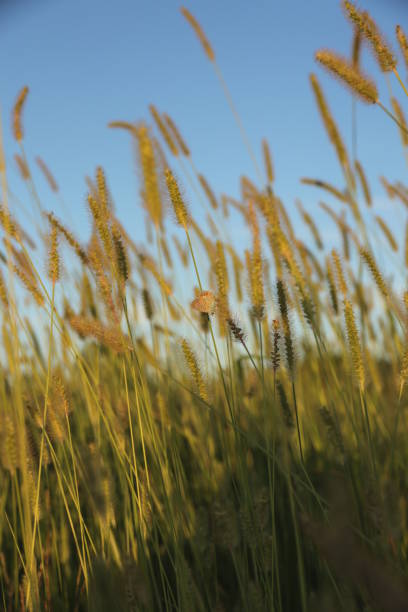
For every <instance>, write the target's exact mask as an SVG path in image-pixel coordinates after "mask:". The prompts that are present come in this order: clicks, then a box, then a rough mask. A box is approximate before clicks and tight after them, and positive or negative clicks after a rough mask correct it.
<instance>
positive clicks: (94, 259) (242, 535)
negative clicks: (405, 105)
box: [0, 2, 408, 612]
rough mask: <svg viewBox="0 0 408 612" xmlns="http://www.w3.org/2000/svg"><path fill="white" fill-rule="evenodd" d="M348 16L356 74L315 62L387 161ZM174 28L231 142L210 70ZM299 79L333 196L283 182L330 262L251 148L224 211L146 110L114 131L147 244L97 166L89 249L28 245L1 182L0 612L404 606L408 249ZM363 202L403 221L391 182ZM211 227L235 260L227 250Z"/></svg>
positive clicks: (60, 230) (25, 168) (45, 235)
mask: <svg viewBox="0 0 408 612" xmlns="http://www.w3.org/2000/svg"><path fill="white" fill-rule="evenodd" d="M345 6H346V10H347V11H348V14H349V16H350V18H351V19H352V21H353V23H355V24H356V25H357V27H358V28H359V31H360V33H359V35H358V36H356V37H355V43H354V51H353V56H352V57H351V58H350V60H349V59H339V58H338V56H337V55H336V54H334V53H333V52H324V53H320V54H319V55H318V56H317V59H319V60H320V61H321V62H322V63H323V64H324V65H325V66H326V67H327V68H329V69H330V70H332V71H334V72H335V73H336V74H337V76H338V77H340V78H341V79H342V80H344V81H345V82H346V84H347V85H348V86H349V87H351V89H352V91H353V92H354V93H355V94H357V96H359V97H360V98H363V99H364V100H365V101H368V102H373V103H374V102H376V103H378V104H379V106H380V107H381V108H382V109H383V110H385V112H386V113H387V114H389V115H390V116H391V117H392V119H393V120H394V121H395V122H396V123H397V124H398V126H399V128H400V130H401V136H402V138H401V140H402V144H403V147H406V143H407V140H406V133H405V130H406V127H405V126H406V124H405V119H404V115H403V111H402V108H401V106H399V105H398V104H397V103H396V101H395V100H394V98H391V99H390V104H391V107H392V108H393V110H394V112H395V115H396V116H394V115H393V114H392V112H391V111H390V110H388V108H386V107H385V106H384V105H383V104H382V103H379V102H378V96H377V90H376V87H375V85H374V84H373V82H372V81H371V80H367V79H365V77H362V76H361V74H360V71H359V59H360V46H359V44H360V41H361V36H362V37H363V38H364V37H365V38H366V39H368V41H369V42H370V44H372V45H373V46H374V51H375V53H376V54H377V56H378V61H379V63H380V66H381V68H382V69H383V70H389V71H391V72H393V73H394V75H395V77H396V78H397V84H398V80H399V76H398V73H397V72H396V68H395V66H396V64H395V63H394V62H395V58H394V55H393V54H392V52H391V51H390V50H389V48H388V47H387V46H386V45H385V43H384V41H383V39H382V38H381V36H380V34H379V32H378V29H377V27H376V26H375V24H374V23H373V22H372V20H371V18H370V17H369V16H368V15H367V14H366V13H360V12H358V11H357V9H355V7H354V6H353V5H352V4H351V3H349V2H346V3H345ZM183 14H184V16H185V18H186V19H187V21H188V22H189V24H190V25H191V26H192V28H193V30H194V31H195V33H196V34H197V36H198V38H199V41H200V42H201V44H202V46H203V49H204V51H205V53H206V55H207V56H208V58H209V59H210V60H211V63H212V64H213V65H214V68H215V71H216V73H217V77H218V78H219V79H220V82H221V84H222V85H223V87H224V91H225V93H226V95H227V100H228V103H229V104H230V105H231V110H232V112H233V113H234V116H235V118H236V119H237V121H238V127H239V129H240V131H241V134H242V136H243V140H244V144H245V145H247V144H248V142H247V137H246V133H245V131H244V130H243V126H242V124H241V122H240V119H239V116H237V114H236V110H235V107H234V106H233V103H232V100H231V98H230V96H229V92H228V90H227V89H226V86H225V82H224V80H223V78H222V76H221V73H220V70H219V68H218V66H217V64H216V63H215V54H214V51H213V49H212V47H211V45H210V43H209V41H208V39H207V37H206V36H205V34H204V32H203V30H202V28H201V26H200V25H199V24H198V22H197V21H196V20H195V18H194V17H192V15H191V14H190V13H189V12H188V11H187V10H186V9H183ZM397 34H398V41H399V44H400V47H401V48H402V51H403V53H404V59H405V60H406V47H407V45H406V40H405V36H404V35H403V32H402V30H401V29H400V28H399V29H398V30H397ZM311 84H312V88H313V92H314V95H315V98H316V102H317V106H318V110H319V112H320V115H321V117H322V121H323V126H324V129H325V130H326V131H327V135H328V137H329V141H330V143H331V145H332V146H333V149H334V152H335V153H336V156H337V159H338V162H339V165H340V168H341V171H342V176H343V178H344V185H342V186H333V185H332V184H331V183H330V182H328V181H325V180H320V179H319V180H316V179H303V183H305V184H307V185H310V186H311V187H313V188H316V187H317V188H318V190H316V191H315V192H316V193H317V194H318V195H319V193H321V192H322V190H323V192H324V194H325V196H327V197H328V198H330V202H329V204H330V205H328V204H325V203H321V206H322V208H323V210H324V211H325V212H326V213H327V214H328V215H329V216H330V218H331V220H332V221H334V222H335V226H336V228H337V231H338V241H337V242H336V243H335V244H328V243H327V241H325V231H324V230H325V228H322V227H320V226H319V224H318V222H317V221H316V220H315V219H314V215H313V211H312V210H309V209H306V208H305V207H304V206H303V205H302V204H300V203H299V204H298V210H299V213H300V221H299V223H297V224H294V223H293V222H292V219H291V218H290V216H289V215H288V212H287V210H286V208H285V206H284V204H283V203H282V201H281V200H280V199H279V197H278V195H277V194H276V193H275V191H274V189H275V187H274V180H275V172H274V167H273V163H272V154H271V152H270V150H269V146H268V144H267V142H266V140H263V141H262V142H261V143H260V146H259V156H260V157H263V162H264V166H265V176H262V174H261V173H260V171H259V168H258V166H256V167H255V168H254V171H255V172H256V173H257V175H259V176H258V179H257V183H256V184H255V183H254V182H252V181H251V180H249V179H248V178H247V177H242V179H241V186H242V189H241V197H240V198H239V199H233V198H230V197H229V196H226V195H223V196H221V195H220V194H217V193H216V192H215V191H214V190H213V188H212V187H211V186H210V182H209V181H207V179H206V178H204V176H203V175H202V174H201V173H199V172H198V171H197V170H196V167H195V165H194V162H193V158H192V154H191V152H190V149H189V147H188V145H187V144H186V143H185V142H184V140H183V138H182V136H181V133H180V132H179V129H178V127H176V125H175V123H174V121H173V120H172V119H171V118H170V117H169V116H168V115H166V114H163V115H161V114H160V112H159V111H158V110H157V108H156V107H155V106H153V105H151V107H150V110H151V113H152V117H153V120H154V125H153V126H150V125H147V124H143V123H140V124H132V123H128V122H126V121H114V122H112V123H111V124H110V126H111V127H116V128H122V129H125V130H127V132H128V133H129V135H130V137H131V138H132V140H133V144H134V148H135V150H136V151H137V153H138V161H139V170H140V173H139V175H140V201H141V206H142V207H143V209H144V212H145V214H146V215H147V236H146V238H147V240H146V244H145V246H143V247H141V246H140V245H137V244H136V243H135V241H134V240H133V238H132V229H131V228H127V229H126V230H125V228H124V226H123V225H122V223H121V222H120V220H119V219H118V217H117V215H116V209H115V205H114V202H113V199H112V196H111V194H110V191H109V182H108V177H106V176H105V173H104V172H103V170H102V168H97V169H96V174H95V179H94V180H91V179H88V180H87V183H88V187H89V194H88V198H87V206H88V209H89V218H90V220H91V233H90V236H89V239H88V241H87V243H86V244H81V241H80V240H79V239H78V238H77V237H76V236H75V234H74V233H73V232H72V231H71V230H70V229H69V227H67V226H66V225H65V223H63V222H62V221H60V220H59V217H58V216H57V214H59V213H58V212H57V214H54V213H51V212H42V217H41V219H40V221H41V224H40V227H39V232H38V235H37V236H36V239H35V243H34V242H33V240H32V238H30V236H28V235H27V234H26V233H25V232H24V230H23V228H22V227H21V226H20V224H19V223H18V222H17V220H16V219H15V216H14V211H13V210H10V209H9V198H8V191H7V176H6V169H5V166H4V164H0V174H1V179H2V182H1V184H2V195H1V201H2V204H1V208H0V223H1V227H2V233H3V244H4V252H3V250H2V251H1V252H0V256H1V262H0V266H1V268H2V269H1V272H0V300H1V309H2V324H1V338H2V346H3V351H2V359H1V372H0V550H1V552H0V605H1V609H3V610H5V611H6V610H7V611H9V610H10V611H11V610H25V609H28V610H33V611H35V612H36V611H37V610H46V611H51V610H56V611H57V610H58V611H59V610H77V611H80V610H95V611H96V612H100V611H103V610H109V611H110V610H113V609H115V610H118V611H119V610H129V611H130V610H149V611H150V610H185V611H187V612H190V611H192V610H203V611H204V610H217V611H222V610H225V611H227V610H228V611H229V610H248V611H249V610H273V611H277V612H283V611H291V610H293V611H299V610H301V611H302V612H306V611H307V610H309V611H315V610H325V611H326V610H327V611H331V610H333V611H337V610H345V611H353V610H356V611H357V610H363V609H364V610H389V611H400V610H401V611H402V610H406V609H407V605H408V604H407V602H408V588H407V578H406V574H407V572H408V507H407V493H408V482H407V476H406V465H407V461H408V453H407V444H406V437H405V436H406V432H407V427H408V424H407V420H406V407H407V392H406V381H407V379H408V309H407V303H408V299H407V295H408V293H405V294H403V295H400V294H399V290H398V284H396V283H393V282H392V278H391V275H390V274H389V273H390V271H391V272H392V271H393V272H395V273H394V277H396V280H398V279H401V278H404V277H405V275H406V265H407V255H406V253H407V252H408V251H407V246H406V244H405V245H404V244H403V245H401V244H399V243H398V240H399V238H398V237H395V236H394V235H393V234H392V233H391V230H390V228H389V226H388V225H387V224H386V222H385V221H384V219H382V218H381V217H379V216H378V215H377V214H376V210H375V201H374V199H373V197H372V195H371V194H372V193H373V191H372V189H371V188H370V185H369V183H368V180H367V177H366V174H365V172H364V170H363V165H362V163H361V162H360V161H358V160H356V159H354V158H353V155H352V154H351V153H350V152H349V151H348V150H347V147H346V145H345V141H344V140H343V139H342V136H341V132H340V129H339V127H338V126H337V124H336V122H335V118H334V114H332V112H331V110H330V109H329V107H328V104H327V101H326V99H325V97H324V93H323V89H322V87H321V85H320V84H319V82H318V80H317V77H316V76H315V75H312V76H311ZM27 92H28V89H27V88H24V89H23V90H22V92H21V93H20V95H19V97H18V99H17V102H16V106H15V108H14V111H13V125H14V134H15V138H16V146H17V147H18V153H17V154H16V157H15V159H16V162H17V164H18V166H19V168H20V174H21V178H22V180H24V181H25V182H27V184H28V185H29V187H30V189H29V193H30V194H31V195H32V197H33V200H34V203H35V206H37V207H39V210H41V211H44V207H43V204H42V203H41V202H39V200H38V196H37V195H36V194H37V192H36V189H35V184H34V178H33V177H35V172H33V170H32V164H31V161H30V160H28V159H27V157H26V155H25V151H24V130H23V127H22V110H23V105H24V104H25V103H26V97H27ZM27 103H29V100H28V101H27ZM394 128H395V126H394V125H393V124H392V123H391V122H390V129H394ZM27 129H28V130H29V126H27ZM112 137H113V133H112ZM163 145H166V147H167V149H166V154H164V152H163V148H162V146H163ZM249 154H250V155H251V157H253V152H252V149H249ZM166 155H170V157H169V159H167V158H166ZM0 159H4V152H3V151H2V150H1V151H0ZM35 162H36V163H37V164H38V165H39V168H40V170H41V171H42V172H43V173H44V175H45V177H46V178H47V181H48V183H49V187H50V189H51V192H53V193H55V194H58V195H59V192H58V186H57V183H56V181H55V179H54V178H53V176H52V174H51V172H50V170H49V169H48V167H47V166H46V164H45V162H43V161H42V160H40V159H38V158H37V159H36V160H35ZM255 164H256V160H255ZM381 181H382V183H383V185H384V186H385V188H386V190H387V194H388V197H389V198H396V199H397V200H399V201H400V202H401V203H402V204H403V205H404V206H407V205H408V188H407V187H405V186H404V185H403V184H402V183H401V182H395V183H390V182H389V181H387V180H386V179H384V178H382V179H381ZM203 196H205V197H203ZM192 197H197V202H198V203H199V205H200V206H201V205H202V206H203V207H204V206H206V207H207V209H208V210H209V213H210V217H209V221H208V227H205V226H203V225H202V224H199V223H198V222H197V220H196V219H195V218H194V217H195V215H194V209H193V207H190V206H188V204H189V201H190V200H191V198H192ZM404 212H405V210H404ZM346 215H347V216H346ZM231 219H232V220H233V223H235V224H238V223H239V222H242V223H243V224H244V225H245V227H246V228H247V229H248V241H247V244H233V243H232V242H231V240H230V238H229V235H228V231H227V228H228V226H229V225H230V222H231ZM330 222H331V221H330ZM177 226H178V227H177ZM303 227H304V229H305V230H307V232H309V234H306V235H310V237H311V238H313V241H310V243H309V242H304V241H303V240H300V239H299V236H298V234H299V233H300V231H303ZM370 228H371V229H372V232H370ZM378 230H380V231H378ZM339 245H340V246H339ZM35 247H37V248H35ZM380 248H381V249H382V250H381V257H379V256H378V255H379V252H380ZM39 253H40V254H41V256H42V258H43V263H42V265H35V262H38V259H39V255H38V254H39ZM386 256H388V259H387V257H386ZM182 294H183V295H184V296H186V295H187V296H188V299H186V300H180V299H179V296H180V295H182ZM27 302H28V303H29V308H28V309H27V310H26V309H25V306H24V304H26V303H27ZM25 315H27V316H25ZM42 328H45V329H46V332H45V334H42V333H40V331H39V330H41V329H42Z"/></svg>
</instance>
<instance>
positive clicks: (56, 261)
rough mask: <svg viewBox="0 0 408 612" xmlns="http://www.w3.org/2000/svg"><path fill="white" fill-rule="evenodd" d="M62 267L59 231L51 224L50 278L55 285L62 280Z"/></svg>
mask: <svg viewBox="0 0 408 612" xmlns="http://www.w3.org/2000/svg"><path fill="white" fill-rule="evenodd" d="M60 272H61V266H60V257H59V253H58V230H57V227H56V226H55V225H54V224H51V233H50V247H49V252H48V278H49V279H50V281H51V282H52V283H53V284H54V285H55V283H56V282H57V281H58V280H59V278H60Z"/></svg>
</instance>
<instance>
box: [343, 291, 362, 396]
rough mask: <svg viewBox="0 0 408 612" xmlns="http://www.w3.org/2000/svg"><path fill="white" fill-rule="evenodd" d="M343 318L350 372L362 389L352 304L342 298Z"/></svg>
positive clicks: (360, 366) (358, 348)
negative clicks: (348, 350)
mask: <svg viewBox="0 0 408 612" xmlns="http://www.w3.org/2000/svg"><path fill="white" fill-rule="evenodd" d="M344 318H345V322H346V330H347V339H348V344H349V349H350V354H351V363H352V372H353V375H354V376H355V377H356V379H357V381H358V383H359V386H360V389H361V390H362V391H363V390H364V385H365V375H364V366H363V359H362V356H361V348H360V340H359V337H358V331H357V326H356V321H355V318H354V312H353V306H352V304H351V302H350V300H348V299H346V300H344Z"/></svg>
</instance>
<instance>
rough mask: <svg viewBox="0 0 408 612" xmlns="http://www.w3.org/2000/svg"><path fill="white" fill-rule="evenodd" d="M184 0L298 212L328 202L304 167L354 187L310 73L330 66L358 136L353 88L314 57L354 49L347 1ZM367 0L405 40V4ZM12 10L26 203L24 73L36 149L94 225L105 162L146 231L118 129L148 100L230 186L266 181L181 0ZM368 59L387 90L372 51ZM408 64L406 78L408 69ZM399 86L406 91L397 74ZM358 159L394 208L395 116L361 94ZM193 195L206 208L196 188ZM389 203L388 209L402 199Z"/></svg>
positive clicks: (4, 28) (7, 94)
mask: <svg viewBox="0 0 408 612" xmlns="http://www.w3.org/2000/svg"><path fill="white" fill-rule="evenodd" d="M184 4H185V6H186V7H187V8H188V9H190V10H191V12H192V13H193V14H194V15H195V16H196V17H197V19H198V20H199V21H200V23H201V24H202V26H203V28H204V30H205V32H206V33H207V36H208V38H209V39H210V41H211V43H212V45H213V47H214V49H215V52H216V56H217V61H218V64H219V66H220V67H221V70H222V72H223V74H224V77H225V79H226V81H227V83H228V85H229V87H230V90H231V92H232V96H233V99H234V101H235V103H236V106H237V108H238V110H239V113H240V115H241V117H242V120H243V123H244V125H245V127H246V129H247V132H248V133H249V136H250V139H251V143H252V145H253V147H254V149H255V150H256V152H257V154H258V156H259V160H260V161H261V155H260V151H261V149H260V142H261V139H262V138H263V137H266V138H267V139H268V141H269V143H270V146H271V150H272V153H273V158H274V165H275V171H276V177H277V178H276V191H277V193H278V194H279V195H280V196H281V197H282V198H283V200H284V201H285V203H286V205H287V206H288V208H289V210H291V209H292V207H293V203H294V200H295V198H296V197H300V199H301V200H302V201H303V202H304V203H305V204H306V205H307V207H308V209H309V210H311V211H312V212H313V211H314V210H317V202H318V200H319V198H320V194H319V193H317V192H316V191H314V190H311V189H310V188H307V187H305V186H302V185H300V183H299V178H300V177H301V176H312V177H319V178H324V179H326V180H329V181H332V182H334V183H336V184H338V185H339V186H341V187H342V186H343V185H342V184H341V183H340V172H339V170H338V167H337V161H336V158H335V155H334V153H333V151H332V149H331V146H330V144H329V142H328V139H327V137H326V135H325V133H324V130H323V127H322V125H321V121H320V118H319V116H318V113H317V110H316V108H315V104H314V100H313V96H312V92H311V89H310V85H309V81H308V74H309V73H310V72H311V71H315V72H316V73H317V74H318V75H319V78H320V80H321V83H322V85H323V87H324V91H325V93H326V95H327V98H328V100H329V103H330V105H331V107H332V110H333V113H334V115H335V117H336V119H337V120H338V123H339V125H340V127H341V128H342V131H343V134H344V135H345V139H346V142H347V144H350V135H351V101H350V96H349V95H348V94H347V93H346V92H345V91H344V90H343V88H342V87H341V86H340V85H338V84H337V83H336V82H334V81H332V80H331V79H330V78H329V77H328V76H327V75H325V74H323V73H322V71H321V70H320V69H319V67H318V66H316V65H315V63H314V59H313V55H314V52H315V51H316V50H317V49H318V48H320V47H329V48H332V49H335V50H337V51H339V52H341V53H344V54H349V52H350V45H351V29H350V26H349V24H348V23H347V22H346V21H345V19H344V17H343V16H342V12H341V7H340V3H339V2H337V1H335V0H309V1H307V2H305V1H304V0H292V1H288V2H277V1H276V0H268V1H267V0H258V1H253V2H248V1H243V0H222V1H217V2H216V1H209V0H205V1H204V0H202V1H198V0H195V1H192V0H185V3H184ZM360 4H361V5H362V6H363V7H364V8H368V9H369V10H370V12H371V14H372V15H373V17H374V18H375V19H376V20H377V21H378V23H379V24H381V27H382V29H383V31H384V32H385V33H386V34H387V35H388V39H389V40H390V41H392V43H393V45H394V48H396V44H395V37H394V26H395V24H396V23H401V24H402V25H407V21H408V19H407V18H408V7H406V6H405V3H404V2H403V1H401V2H398V1H397V0H371V1H368V0H364V1H363V0H362V1H361V3H360ZM7 7H8V8H7ZM10 7H11V4H10V3H9V4H7V2H6V3H2V4H0V13H1V11H3V13H4V14H3V16H2V15H1V14H0V71H1V75H2V79H1V89H0V105H1V112H2V118H3V124H4V132H5V134H4V137H5V144H6V151H7V158H8V162H9V169H10V172H9V174H10V184H11V186H12V188H13V189H14V190H15V191H16V192H18V193H19V194H21V197H22V199H24V200H25V202H28V196H27V194H25V192H24V190H22V189H21V187H17V186H16V185H17V183H18V182H19V181H18V174H17V172H16V170H15V163H14V160H13V154H14V153H15V152H16V151H17V147H16V145H15V143H14V142H13V140H12V137H11V129H10V111H11V108H12V106H13V103H14V100H15V97H16V94H17V92H18V91H19V90H20V89H21V87H22V86H23V85H25V84H27V85H29V87H30V94H29V98H28V100H27V104H26V108H25V111H24V125H25V134H26V138H25V143H26V145H25V146H26V150H27V153H28V157H29V159H30V160H32V159H34V157H35V155H40V156H41V157H43V158H44V160H45V161H46V162H47V163H48V165H49V167H50V168H51V170H52V172H53V173H54V174H55V176H56V178H57V181H58V183H59V185H60V187H61V191H62V193H63V195H64V199H65V201H66V202H67V203H68V204H69V207H70V210H71V214H72V215H73V216H74V217H75V220H76V225H77V227H80V228H81V229H84V230H86V229H87V228H89V222H88V217H87V214H86V211H85V205H84V201H85V195H86V185H85V181H84V176H85V175H86V174H88V175H92V174H93V172H94V169H95V167H96V166H97V165H102V166H103V167H104V168H105V170H106V173H107V176H108V181H109V185H110V187H111V190H112V193H113V196H114V199H115V202H116V205H117V208H118V211H119V216H120V217H121V219H122V220H124V221H125V223H126V225H127V227H128V229H129V231H130V232H131V233H132V232H133V235H134V236H136V237H137V238H138V237H139V236H140V235H141V234H140V231H141V226H142V224H141V220H142V218H143V216H142V211H141V208H140V203H139V197H138V187H137V181H136V178H135V174H134V167H133V158H132V153H131V148H130V140H129V137H128V135H127V134H126V133H124V132H121V131H114V130H109V129H107V127H106V126H107V123H108V122H109V121H111V120H114V119H123V120H129V121H134V120H137V119H143V118H144V119H148V120H150V118H149V114H148V105H149V103H154V104H155V105H156V106H157V107H158V108H159V110H160V111H166V112H168V113H169V114H170V115H171V116H173V117H174V119H175V120H176V122H177V124H178V125H179V128H180V130H181V132H182V133H183V134H184V136H185V139H186V140H187V142H188V144H189V146H190V148H191V150H192V154H193V158H194V161H195V164H196V166H197V167H198V168H199V170H200V171H202V172H203V174H205V175H206V177H207V178H208V180H209V182H210V184H211V185H212V186H213V188H214V189H215V191H216V193H217V194H219V193H221V192H225V193H229V194H231V195H238V190H239V177H240V175H241V174H242V173H245V174H247V175H249V176H250V177H253V178H254V179H255V175H254V171H253V167H252V164H251V161H250V159H249V157H248V154H247V152H246V150H245V148H244V147H243V145H242V141H241V139H240V134H239V132H238V130H237V127H236V125H235V123H234V119H233V117H232V115H231V113H230V110H229V108H228V106H227V104H226V101H225V98H224V96H223V94H222V90H221V88H220V86H219V83H218V82H217V79H216V77H215V74H214V71H213V67H212V65H211V64H210V62H208V60H207V58H206V57H205V55H204V53H203V51H202V48H201V47H200V45H199V43H198V41H197V40H196V38H195V36H194V34H193V32H192V31H191V29H190V27H189V25H188V24H187V23H186V22H185V20H184V18H183V17H182V15H181V14H180V11H179V8H180V3H179V2H176V1H174V0H161V1H158V0H148V1H144V2H142V1H140V0H115V2H108V1H106V0H105V1H102V2H101V1H98V2H96V1H95V0H70V1H62V0H52V1H51V0H40V1H39V2H34V1H33V2H29V0H27V1H26V2H24V0H20V1H18V0H17V2H16V5H15V8H10ZM407 29H408V28H407ZM363 63H364V67H365V68H366V71H367V72H369V73H370V74H371V75H372V76H374V77H375V78H376V79H377V82H378V84H379V87H380V91H381V92H385V93H386V88H385V84H384V82H383V79H382V78H381V75H380V74H379V73H378V70H377V69H376V68H375V66H374V64H373V62H372V60H371V58H370V56H369V53H368V51H367V50H365V51H364V60H363ZM401 72H402V74H403V75H404V76H405V70H404V68H403V67H401ZM393 88H394V90H395V91H398V87H397V84H396V83H394V82H393ZM400 99H401V100H402V98H400ZM402 101H403V100H402ZM358 156H359V158H360V160H361V161H362V162H363V165H364V166H365V167H366V169H367V173H368V175H369V177H370V178H371V179H372V180H373V181H375V182H374V183H372V189H373V192H374V195H375V196H376V197H377V198H378V201H379V202H380V205H381V201H382V200H384V199H385V198H384V194H383V190H382V187H381V186H380V184H379V183H378V180H377V178H376V177H378V175H380V174H383V175H385V176H387V177H388V178H389V179H390V180H393V179H403V178H404V175H405V172H406V166H405V161H404V158H403V155H402V152H401V146H400V142H399V135H398V133H397V130H396V128H395V127H394V125H393V124H392V123H391V122H390V121H389V120H388V119H387V118H386V117H385V116H383V114H382V113H381V111H380V110H379V109H376V108H371V107H368V106H365V105H362V104H360V103H359V104H358ZM176 167H177V166H176ZM36 182H37V185H38V189H39V192H40V195H41V198H42V200H43V202H44V205H45V206H46V208H48V209H56V210H57V211H58V204H57V202H56V201H55V200H54V199H53V198H52V196H51V195H50V194H49V191H48V189H47V187H46V185H45V183H44V181H43V179H42V177H41V176H38V177H37V176H36ZM191 205H192V208H193V210H194V211H196V213H197V215H198V216H199V214H200V213H199V211H197V206H198V204H197V203H196V202H195V201H194V197H193V196H191ZM381 206H382V207H383V208H382V209H383V211H384V210H385V208H384V205H381ZM390 206H391V207H393V208H388V210H393V209H394V208H395V206H398V205H396V204H394V203H391V204H390ZM319 218H320V219H324V217H322V216H320V217H319ZM231 229H232V230H233V229H234V228H233V227H232V228H231ZM85 235H86V231H84V234H83V236H85Z"/></svg>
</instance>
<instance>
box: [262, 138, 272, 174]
mask: <svg viewBox="0 0 408 612" xmlns="http://www.w3.org/2000/svg"><path fill="white" fill-rule="evenodd" d="M262 152H263V158H264V165H265V173H266V178H267V180H268V183H269V184H272V183H273V179H274V172H273V164H272V155H271V151H270V149H269V145H268V141H267V140H265V139H264V140H262Z"/></svg>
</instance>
